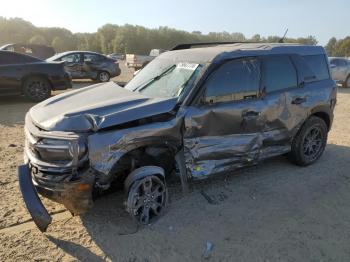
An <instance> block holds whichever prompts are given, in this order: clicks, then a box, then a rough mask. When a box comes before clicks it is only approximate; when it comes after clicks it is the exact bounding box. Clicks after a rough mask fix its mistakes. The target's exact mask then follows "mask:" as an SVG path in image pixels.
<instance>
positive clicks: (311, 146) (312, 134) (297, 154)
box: [289, 116, 328, 166]
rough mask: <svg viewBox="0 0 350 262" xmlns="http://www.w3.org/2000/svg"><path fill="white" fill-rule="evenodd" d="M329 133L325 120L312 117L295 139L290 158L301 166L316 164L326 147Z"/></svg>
mask: <svg viewBox="0 0 350 262" xmlns="http://www.w3.org/2000/svg"><path fill="white" fill-rule="evenodd" d="M327 132H328V128H327V125H326V123H325V121H324V120H323V119H321V118H319V117H315V116H312V117H310V118H309V119H308V120H307V121H306V123H305V124H304V125H303V126H302V128H301V130H300V131H299V133H298V134H297V135H296V137H295V138H294V140H293V143H292V148H291V152H290V154H289V158H290V159H291V160H292V161H293V162H294V163H295V164H297V165H299V166H307V165H310V164H312V163H314V162H315V161H316V160H317V159H319V158H320V156H321V155H322V153H323V151H324V149H325V147H326V144H327V135H328V134H327Z"/></svg>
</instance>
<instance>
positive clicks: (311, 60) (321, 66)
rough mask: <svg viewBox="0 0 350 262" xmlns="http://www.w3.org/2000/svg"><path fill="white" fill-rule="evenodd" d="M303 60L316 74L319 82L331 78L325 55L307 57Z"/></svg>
mask: <svg viewBox="0 0 350 262" xmlns="http://www.w3.org/2000/svg"><path fill="white" fill-rule="evenodd" d="M303 58H304V60H305V62H306V64H307V65H308V66H309V67H310V69H311V70H312V71H313V72H314V73H315V76H316V79H317V80H324V79H328V78H329V72H328V64H327V60H326V57H325V56H324V55H307V56H304V57H303Z"/></svg>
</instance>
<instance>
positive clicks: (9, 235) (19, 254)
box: [0, 83, 350, 262]
mask: <svg viewBox="0 0 350 262" xmlns="http://www.w3.org/2000/svg"><path fill="white" fill-rule="evenodd" d="M86 84H89V83H79V84H78V85H80V86H82V85H86ZM349 101H350V89H348V90H345V89H339V96H338V105H337V108H336V113H335V122H334V125H333V129H332V131H331V132H330V134H329V140H328V146H327V149H326V151H325V153H324V155H323V156H322V158H321V159H320V160H319V161H318V162H317V163H316V164H314V165H313V166H310V167H306V168H300V167H296V166H294V165H292V164H290V163H289V162H288V161H287V160H286V159H285V158H284V157H278V158H274V159H271V160H268V161H266V162H265V163H262V164H260V165H258V166H256V167H253V168H249V169H244V170H240V171H238V172H236V173H234V174H227V175H226V176H220V177H216V178H214V179H211V180H210V181H208V180H207V181H205V182H202V183H197V184H195V185H194V186H193V190H192V191H191V193H189V194H188V195H187V196H183V195H182V193H181V190H180V186H179V185H172V186H171V189H170V193H171V208H169V210H168V211H167V213H166V214H165V216H163V217H162V218H161V219H159V221H157V223H155V224H153V225H151V226H147V227H144V228H138V229H137V227H136V226H135V225H134V224H132V223H131V222H130V221H129V219H128V215H127V214H126V213H125V211H124V209H123V204H122V201H123V194H122V193H115V194H111V195H108V196H106V197H104V198H101V199H99V200H98V201H96V203H95V206H94V208H93V209H91V210H90V211H89V212H88V213H87V214H86V215H84V216H81V217H71V216H70V214H69V213H68V212H66V211H65V210H64V208H63V206H61V205H59V204H56V203H53V202H51V201H48V200H45V201H44V203H45V205H46V206H47V207H48V209H49V211H50V213H52V214H54V223H53V224H52V225H51V226H50V227H49V228H48V231H47V233H45V234H42V233H40V231H39V230H38V229H36V228H35V226H34V225H33V223H32V222H31V221H30V216H29V215H28V213H27V211H26V209H25V207H24V203H23V201H22V198H21V195H20V192H19V188H18V180H17V175H16V166H17V165H18V164H20V163H21V162H22V151H23V139H24V136H23V120H24V115H25V112H26V111H27V110H28V109H29V108H30V107H31V106H32V105H33V104H31V103H28V102H26V101H25V100H24V99H20V98H12V99H8V98H6V99H1V100H0V195H1V198H0V257H1V260H2V261H25V260H35V261H52V260H54V261H76V260H83V261H105V260H107V261H133V262H136V261H150V262H151V261H201V260H204V257H203V252H204V249H205V245H206V242H207V241H210V242H211V243H212V244H213V249H212V251H211V253H210V257H209V258H208V260H209V261H349V259H350V247H349V242H350V172H349V170H350V121H349V120H350V104H349ZM201 191H204V192H206V194H207V195H209V196H210V197H211V198H212V199H214V200H215V203H211V204H210V203H208V201H207V200H206V199H205V198H204V197H203V195H202V194H201Z"/></svg>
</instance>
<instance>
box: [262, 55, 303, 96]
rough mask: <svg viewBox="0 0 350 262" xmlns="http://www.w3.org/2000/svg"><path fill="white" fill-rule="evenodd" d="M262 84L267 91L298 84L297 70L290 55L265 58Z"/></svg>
mask: <svg viewBox="0 0 350 262" xmlns="http://www.w3.org/2000/svg"><path fill="white" fill-rule="evenodd" d="M262 86H263V89H264V91H266V92H267V93H270V92H274V91H278V90H283V89H286V88H291V87H297V86H298V78H297V72H296V70H295V67H294V65H293V64H292V61H291V59H290V58H289V56H268V57H265V58H264V59H263V64H262Z"/></svg>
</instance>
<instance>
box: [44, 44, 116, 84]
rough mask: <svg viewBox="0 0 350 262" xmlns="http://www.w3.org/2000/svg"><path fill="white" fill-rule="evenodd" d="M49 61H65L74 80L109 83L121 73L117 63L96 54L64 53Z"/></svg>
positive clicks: (83, 52) (81, 52) (84, 52)
mask: <svg viewBox="0 0 350 262" xmlns="http://www.w3.org/2000/svg"><path fill="white" fill-rule="evenodd" d="M47 61H64V66H65V68H66V70H67V71H68V72H69V73H70V75H71V77H72V78H73V79H85V78H90V79H92V80H97V81H99V82H108V81H109V79H110V78H111V77H115V76H118V75H120V73H121V70H120V68H119V63H118V62H117V61H115V60H113V59H111V58H108V57H107V56H104V55H102V54H99V53H95V52H86V51H70V52H64V53H60V54H57V55H55V56H53V57H50V58H48V59H47Z"/></svg>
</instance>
